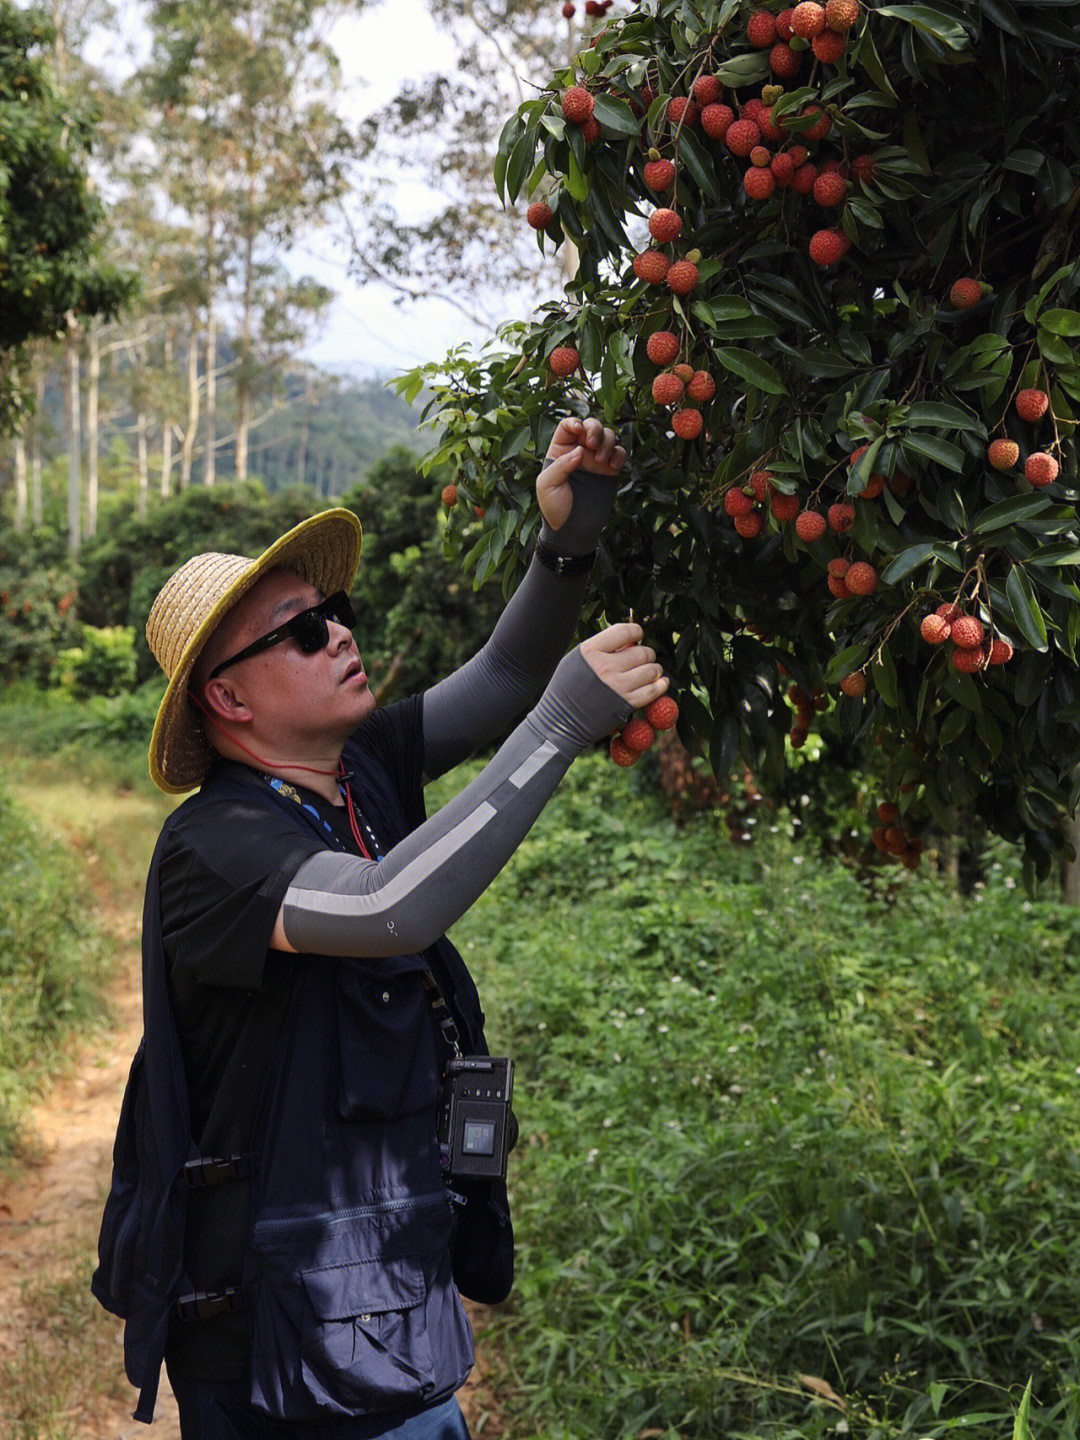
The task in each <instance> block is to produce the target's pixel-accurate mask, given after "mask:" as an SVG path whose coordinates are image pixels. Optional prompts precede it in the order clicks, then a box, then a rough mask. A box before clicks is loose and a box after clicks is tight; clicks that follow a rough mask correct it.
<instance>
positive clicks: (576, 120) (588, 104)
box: [562, 85, 596, 125]
mask: <svg viewBox="0 0 1080 1440" xmlns="http://www.w3.org/2000/svg"><path fill="white" fill-rule="evenodd" d="M595 103H596V102H595V101H594V100H593V97H592V96H591V95H590V94H589V92H588V90H586V89H585V87H584V86H583V85H571V86H570V88H569V89H568V90H564V91H563V93H562V113H563V115H564V116H565V117H566V119H567V120H569V122H570V124H571V125H584V123H585V121H586V120H588V118H589V116H590V115H591V114H592V112H593V106H594V105H595Z"/></svg>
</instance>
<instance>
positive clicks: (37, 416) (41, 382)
mask: <svg viewBox="0 0 1080 1440" xmlns="http://www.w3.org/2000/svg"><path fill="white" fill-rule="evenodd" d="M34 363H35V365H36V367H37V371H36V374H35V376H34V424H33V429H32V430H31V432H30V515H31V518H32V519H33V522H34V524H35V525H40V524H41V523H42V521H43V519H44V502H43V501H42V498H41V407H42V406H43V405H44V404H45V357H44V356H43V355H42V354H41V352H40V350H39V351H38V354H37V358H36V360H35V362H34Z"/></svg>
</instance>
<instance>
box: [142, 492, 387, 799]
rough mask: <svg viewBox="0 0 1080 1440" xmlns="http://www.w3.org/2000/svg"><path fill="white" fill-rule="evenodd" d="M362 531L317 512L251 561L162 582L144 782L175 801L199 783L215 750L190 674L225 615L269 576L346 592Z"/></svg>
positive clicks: (153, 635)
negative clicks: (290, 574) (276, 573)
mask: <svg viewBox="0 0 1080 1440" xmlns="http://www.w3.org/2000/svg"><path fill="white" fill-rule="evenodd" d="M362 539H363V532H362V531H361V529H360V521H359V520H358V519H357V518H356V516H355V515H354V514H352V512H351V511H349V510H325V511H323V513H322V514H321V515H314V516H312V518H311V519H310V520H303V521H301V523H300V524H299V525H296V526H294V527H293V529H292V530H290V531H289V532H288V533H287V534H285V535H282V537H281V539H280V540H276V541H275V542H274V544H273V545H271V546H270V548H269V549H268V550H264V551H263V553H262V554H261V555H260V556H259V557H258V558H257V559H254V560H253V559H250V558H249V557H248V556H246V555H222V554H213V553H211V554H207V555H195V556H193V558H192V559H190V560H188V561H187V563H186V564H184V565H181V567H180V569H179V570H177V571H176V573H175V574H174V575H172V576H170V578H169V579H168V580H167V581H166V582H165V584H164V585H163V586H162V588H161V591H160V593H159V594H158V597H157V599H156V600H155V601H154V603H153V605H152V606H151V608H150V615H149V618H148V619H147V622H146V640H147V644H148V645H149V646H150V649H151V650H152V651H153V654H154V658H155V659H156V660H157V662H158V664H159V665H160V666H161V668H162V670H164V672H165V674H166V675H168V677H169V685H168V688H167V690H166V691H165V695H164V697H163V699H162V701H161V704H160V706H159V707H158V713H157V719H156V720H155V721H154V733H153V735H152V736H151V737H150V757H149V758H150V776H151V779H152V780H153V781H154V784H155V785H157V787H158V788H159V789H160V790H164V791H165V792H166V793H167V794H169V795H179V794H182V793H183V792H184V791H185V790H194V789H195V788H196V787H197V786H198V785H201V784H202V782H203V780H204V778H205V777H206V772H207V770H208V769H209V767H210V762H211V761H212V760H213V758H214V755H215V751H214V750H213V748H212V746H211V745H210V742H209V741H208V740H207V738H206V734H205V732H204V730H203V723H202V717H201V716H200V715H199V713H198V711H197V710H196V709H195V707H194V706H193V705H192V704H191V703H190V702H189V700H188V693H187V686H188V680H189V679H190V677H191V671H192V668H193V667H194V665H195V662H196V661H197V660H198V658H199V655H200V654H201V653H202V649H203V646H204V645H205V644H206V642H207V640H209V638H210V636H211V635H212V634H213V632H214V630H216V629H217V627H218V625H219V624H220V623H221V620H222V618H223V617H224V616H225V614H226V613H227V612H228V611H229V610H231V609H232V607H233V606H234V605H235V604H236V602H237V601H238V600H239V599H240V598H241V596H243V595H246V594H247V592H248V591H249V590H250V589H251V588H252V586H253V585H254V584H255V583H256V581H257V580H260V579H261V578H262V576H263V575H265V574H266V573H267V572H268V571H270V570H276V569H279V568H280V569H284V570H292V571H294V572H295V573H296V574H297V575H299V576H300V577H301V579H303V580H306V581H308V583H309V584H311V585H314V586H315V587H316V588H317V589H319V590H321V591H322V592H323V594H324V595H333V594H334V592H335V591H337V590H345V591H348V590H349V589H350V588H351V586H352V583H353V579H354V577H355V575H356V567H357V565H358V564H359V561H360V545H361V541H362Z"/></svg>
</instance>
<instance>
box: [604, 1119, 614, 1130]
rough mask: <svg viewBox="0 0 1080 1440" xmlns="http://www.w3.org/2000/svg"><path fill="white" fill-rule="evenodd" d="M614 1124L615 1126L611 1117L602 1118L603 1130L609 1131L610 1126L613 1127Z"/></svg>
mask: <svg viewBox="0 0 1080 1440" xmlns="http://www.w3.org/2000/svg"><path fill="white" fill-rule="evenodd" d="M614 1124H615V1121H614V1120H613V1119H612V1117H611V1116H610V1115H605V1116H604V1129H605V1130H610V1129H611V1127H612V1125H614Z"/></svg>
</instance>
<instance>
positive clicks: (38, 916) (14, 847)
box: [0, 794, 107, 1160]
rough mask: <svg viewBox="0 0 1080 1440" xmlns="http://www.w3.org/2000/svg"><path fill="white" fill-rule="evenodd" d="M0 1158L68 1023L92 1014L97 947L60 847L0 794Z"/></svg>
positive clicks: (99, 958) (10, 1147)
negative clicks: (0, 880) (1, 882)
mask: <svg viewBox="0 0 1080 1440" xmlns="http://www.w3.org/2000/svg"><path fill="white" fill-rule="evenodd" d="M0 874H2V875H3V877H4V880H3V884H2V885H0V1160H3V1159H4V1158H5V1157H8V1156H10V1155H11V1154H12V1152H13V1151H14V1149H15V1146H16V1144H17V1141H18V1137H19V1115H20V1112H21V1110H22V1109H23V1107H24V1106H25V1104H26V1101H27V1098H28V1096H29V1095H30V1093H31V1092H32V1089H33V1086H34V1084H35V1082H36V1080H37V1079H38V1077H39V1076H41V1075H42V1074H43V1073H44V1072H45V1071H46V1070H47V1069H48V1068H49V1067H50V1066H52V1065H55V1063H56V1060H57V1058H58V1052H59V1048H60V1046H61V1045H62V1043H63V1040H64V1038H65V1036H66V1035H67V1033H68V1031H69V1030H70V1029H71V1028H72V1027H73V1026H76V1025H78V1024H80V1023H82V1022H85V1021H86V1020H87V1019H89V1018H91V1017H92V1016H96V1015H98V1014H99V1013H100V1006H101V1001H100V994H101V980H102V977H103V974H104V971H105V969H106V963H107V957H106V950H105V948H104V946H103V944H102V942H101V940H100V938H99V936H98V935H97V933H96V931H95V930H94V928H93V926H92V924H91V921H90V919H89V904H88V900H87V897H86V894H85V887H84V882H83V881H82V879H81V877H80V876H79V874H78V871H77V868H76V866H75V864H74V862H73V861H72V859H71V858H70V857H69V855H68V854H67V852H66V851H65V850H64V849H63V848H62V847H61V846H60V845H58V844H57V843H56V842H54V841H51V840H48V839H46V838H45V837H44V835H43V834H42V833H41V832H40V831H39V829H38V828H37V826H36V825H35V824H34V823H33V821H32V819H31V818H30V817H29V816H27V815H26V814H25V813H24V812H23V811H22V810H20V809H19V808H18V807H17V806H16V805H14V804H13V803H12V801H11V800H10V799H8V798H7V797H6V796H4V795H2V794H0Z"/></svg>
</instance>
